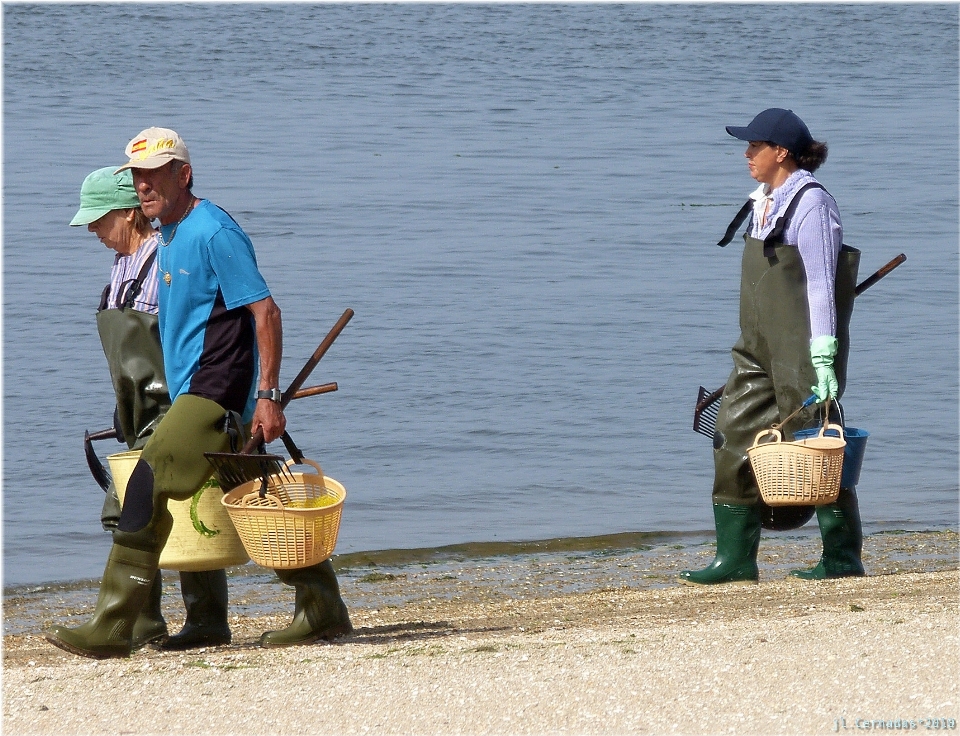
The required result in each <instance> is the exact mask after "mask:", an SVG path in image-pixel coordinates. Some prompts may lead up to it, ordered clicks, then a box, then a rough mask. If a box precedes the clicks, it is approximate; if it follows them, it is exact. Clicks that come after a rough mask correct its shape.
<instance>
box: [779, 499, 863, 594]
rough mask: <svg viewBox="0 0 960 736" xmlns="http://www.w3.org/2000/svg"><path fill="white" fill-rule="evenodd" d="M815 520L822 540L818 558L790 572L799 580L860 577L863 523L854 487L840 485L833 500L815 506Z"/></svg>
mask: <svg viewBox="0 0 960 736" xmlns="http://www.w3.org/2000/svg"><path fill="white" fill-rule="evenodd" d="M817 521H818V522H819V524H820V536H821V538H822V539H823V554H822V555H821V556H820V561H819V562H818V563H817V564H816V565H815V566H814V567H811V568H808V569H806V570H791V571H790V574H791V575H792V576H793V577H795V578H800V579H801V580H825V579H827V578H850V577H862V576H863V575H864V569H863V562H861V560H860V553H861V551H862V549H863V526H862V525H861V522H860V506H859V504H858V503H857V492H856V489H854V488H841V489H840V495H839V496H837V500H836V501H834V502H833V503H828V504H826V505H825V506H818V507H817Z"/></svg>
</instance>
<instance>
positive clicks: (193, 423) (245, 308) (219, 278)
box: [47, 128, 352, 659]
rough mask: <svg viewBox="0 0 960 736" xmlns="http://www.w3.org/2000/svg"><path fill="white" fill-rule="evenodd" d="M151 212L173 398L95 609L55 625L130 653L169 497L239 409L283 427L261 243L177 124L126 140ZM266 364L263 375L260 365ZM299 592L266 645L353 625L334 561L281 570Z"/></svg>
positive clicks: (78, 642)
mask: <svg viewBox="0 0 960 736" xmlns="http://www.w3.org/2000/svg"><path fill="white" fill-rule="evenodd" d="M126 154H127V157H128V159H129V161H128V162H127V163H126V164H125V165H124V166H122V167H121V169H126V168H130V169H133V178H134V185H135V187H136V190H137V195H138V197H139V198H140V204H141V208H142V209H143V212H144V214H146V215H147V217H149V218H151V219H157V220H159V221H160V244H159V248H158V257H157V264H158V270H159V276H160V285H159V289H160V341H161V345H162V347H163V359H164V365H165V367H166V374H167V384H168V386H169V389H170V397H171V399H172V400H173V404H172V406H171V407H170V410H169V411H168V412H167V414H166V416H165V417H164V419H163V421H161V422H160V424H159V425H158V427H157V429H156V431H155V432H154V434H153V436H152V437H151V439H150V440H149V441H148V442H147V444H146V445H145V446H144V448H143V453H142V454H141V457H140V461H139V462H138V464H137V466H136V467H135V468H134V471H133V473H132V475H131V476H130V480H129V482H128V484H127V491H126V495H125V498H124V505H123V512H122V514H121V516H120V522H119V524H118V526H117V530H116V531H115V532H114V536H113V548H112V550H111V552H110V557H109V558H108V560H107V566H106V569H105V570H104V574H103V580H102V582H101V585H100V594H99V597H98V599H97V608H96V611H95V612H94V615H93V618H92V619H91V620H90V621H88V622H87V623H85V624H83V625H81V626H79V627H76V628H72V629H71V628H66V627H62V626H56V627H53V628H52V629H51V630H49V631H48V632H47V639H48V640H49V641H50V642H51V643H52V644H54V645H56V646H58V647H60V648H61V649H66V650H67V651H70V652H73V653H75V654H79V655H82V656H86V657H93V658H96V659H102V658H107V657H126V656H129V654H130V651H131V632H132V626H133V622H134V621H135V620H136V618H137V614H138V613H139V611H140V608H141V607H142V605H143V603H144V601H145V600H146V596H147V594H148V593H149V589H150V583H151V582H152V580H153V576H154V574H155V573H156V571H157V565H158V562H159V558H160V551H161V550H162V549H163V545H164V543H165V542H166V540H167V536H168V535H169V534H170V528H171V526H172V523H173V519H172V516H171V515H170V512H169V511H168V510H167V501H168V500H169V499H173V500H184V499H187V498H190V497H191V496H192V495H193V494H194V493H195V492H196V491H197V489H199V488H200V487H201V486H202V485H203V484H204V483H205V482H206V481H207V480H208V479H209V477H210V476H211V474H212V468H211V466H210V464H209V463H208V462H207V460H206V458H205V457H204V453H207V452H227V451H229V449H230V447H229V436H228V435H227V434H226V433H225V432H224V429H223V428H224V418H225V416H226V415H228V414H229V413H234V414H237V415H240V416H241V417H242V419H243V422H244V423H245V424H246V423H248V422H249V423H250V424H251V427H252V430H251V431H253V432H256V431H257V429H262V430H263V435H264V440H265V441H266V442H271V441H273V440H275V439H277V438H278V437H279V436H280V435H281V434H283V431H284V428H285V426H286V419H285V418H284V416H283V412H282V410H281V408H280V389H279V378H280V357H281V352H282V327H281V319H280V309H279V307H277V305H276V303H275V302H274V300H273V297H271V296H270V291H269V289H268V288H267V285H266V283H265V282H264V280H263V277H262V276H261V275H260V271H259V269H258V268H257V261H256V256H255V254H254V251H253V245H252V243H251V242H250V239H249V238H248V237H247V235H246V233H244V232H243V230H242V229H241V228H240V226H239V225H238V224H237V223H236V222H235V221H234V220H233V218H232V217H230V215H228V214H227V213H226V212H224V211H223V210H221V209H220V208H219V207H217V206H216V205H214V204H213V203H212V202H209V201H208V200H204V199H198V198H197V197H196V196H194V194H193V191H192V188H193V169H192V167H191V165H190V156H189V153H188V152H187V147H186V145H185V144H184V142H183V140H182V139H181V138H180V136H179V135H177V134H176V133H175V132H174V131H172V130H168V129H165V128H148V129H147V130H144V131H143V132H142V133H140V135H138V136H137V137H136V138H134V139H133V140H132V141H130V143H129V144H128V145H127V149H126ZM258 363H259V384H258V382H257V367H258ZM276 572H277V575H278V576H279V577H280V579H281V580H282V581H283V582H285V583H287V584H288V585H292V586H294V587H295V589H296V599H295V610H294V619H293V623H292V624H291V625H290V626H289V627H287V628H286V629H283V630H281V631H272V632H267V633H265V634H264V635H263V636H262V637H261V639H260V644H261V646H267V647H279V646H290V645H293V644H306V643H310V642H314V641H318V640H321V639H332V638H335V637H337V636H342V635H344V634H347V633H349V632H350V631H352V627H351V625H350V619H349V616H348V614H347V608H346V605H345V604H344V603H343V600H342V598H341V597H340V592H339V587H338V585H337V580H336V576H335V575H334V572H333V565H332V564H331V563H330V561H329V560H327V561H326V562H322V563H320V564H318V565H313V566H311V567H306V568H299V569H294V570H277V571H276Z"/></svg>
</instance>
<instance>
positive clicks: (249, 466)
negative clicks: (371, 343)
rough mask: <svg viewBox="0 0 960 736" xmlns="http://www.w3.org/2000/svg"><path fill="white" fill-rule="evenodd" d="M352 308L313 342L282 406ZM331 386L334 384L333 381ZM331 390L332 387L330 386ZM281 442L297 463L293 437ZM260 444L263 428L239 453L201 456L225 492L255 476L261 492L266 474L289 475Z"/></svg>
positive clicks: (277, 457) (278, 458) (282, 463)
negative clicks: (315, 342) (308, 356)
mask: <svg viewBox="0 0 960 736" xmlns="http://www.w3.org/2000/svg"><path fill="white" fill-rule="evenodd" d="M353 314H354V312H353V310H352V309H347V310H346V311H344V313H343V314H342V315H341V316H340V319H338V320H337V323H336V324H335V325H334V326H333V327H332V328H331V330H330V332H328V333H327V336H326V337H324V338H323V340H322V341H321V342H320V344H319V345H318V346H317V349H316V350H314V351H313V355H311V356H310V359H309V360H308V361H307V362H306V364H305V365H304V366H303V368H301V369H300V372H299V373H298V374H297V377H296V378H294V379H293V381H292V382H291V383H290V386H289V388H287V390H286V391H285V392H284V393H283V394H282V397H281V399H280V408H281V409H285V408H286V406H287V404H289V403H290V400H291V399H292V398H293V397H294V395H295V394H297V393H298V391H299V390H300V387H301V386H303V384H304V382H305V381H306V380H307V378H308V377H309V376H310V374H311V373H312V372H313V369H314V368H316V367H317V363H319V362H320V359H321V358H322V357H323V356H324V354H325V353H326V352H327V350H329V349H330V346H331V345H332V344H333V341H334V340H336V339H337V337H338V336H339V335H340V333H341V332H343V328H344V327H346V326H347V323H348V322H349V321H350V319H351V318H352V317H353ZM333 385H334V386H335V385H336V384H333ZM333 390H336V388H334V389H333ZM308 391H310V389H305V390H304V394H306V395H312V393H309V394H308V393H307V392H308ZM314 393H325V391H319V390H318V391H315V392H314ZM281 439H282V440H283V444H284V446H285V447H286V448H287V452H289V453H290V456H291V457H292V458H293V460H294V462H296V463H299V462H301V461H302V460H303V453H301V452H300V450H299V448H297V446H296V445H295V444H294V443H293V440H292V439H291V438H290V435H289V434H287V433H286V432H284V433H283V435H282V436H281ZM262 447H263V428H259V429H257V431H256V433H254V435H253V437H251V438H250V439H249V440H247V443H246V444H245V445H244V446H243V449H242V450H240V452H239V453H236V452H205V453H204V454H203V456H204V457H205V458H207V461H208V462H209V463H210V464H211V465H212V466H213V468H214V470H215V471H216V473H217V476H218V477H219V479H220V487H221V489H222V490H223V491H224V492H226V491H230V490H233V489H234V488H236V487H237V486H239V485H241V484H242V483H247V482H249V481H251V480H256V479H257V478H262V479H263V486H262V488H261V489H260V493H261V495H262V494H263V493H264V491H265V490H266V487H267V477H268V476H271V475H278V476H280V477H281V478H284V479H292V476H291V475H290V471H289V470H288V469H287V465H286V462H285V461H284V459H283V457H282V456H280V455H269V454H265V453H263V452H255V451H256V450H257V449H258V448H261V449H262Z"/></svg>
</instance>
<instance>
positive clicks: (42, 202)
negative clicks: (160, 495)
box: [3, 4, 958, 585]
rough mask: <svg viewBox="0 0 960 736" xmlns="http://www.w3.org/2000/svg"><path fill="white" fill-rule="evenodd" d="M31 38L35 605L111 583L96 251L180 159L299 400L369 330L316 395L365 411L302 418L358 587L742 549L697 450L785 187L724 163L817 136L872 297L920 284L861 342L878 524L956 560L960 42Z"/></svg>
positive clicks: (562, 16) (458, 35)
mask: <svg viewBox="0 0 960 736" xmlns="http://www.w3.org/2000/svg"><path fill="white" fill-rule="evenodd" d="M3 31H4V34H3V37H4V83H3V94H4V116H3V123H4V127H3V135H4V139H3V141H4V162H3V175H4V176H3V237H4V241H3V245H4V247H3V274H4V279H3V297H4V299H3V301H4V312H3V318H4V321H3V361H4V374H3V377H4V382H3V394H4V405H3V409H4V412H3V430H4V434H3V446H4V453H3V461H4V462H3V551H4V582H5V584H7V585H12V584H21V583H37V582H45V581H55V580H71V579H80V578H89V577H95V576H97V575H99V574H100V572H101V571H102V569H103V563H104V560H105V557H106V550H107V548H108V546H109V537H108V535H106V534H104V533H103V532H102V531H101V530H100V527H99V510H100V504H101V501H102V492H101V491H100V490H99V488H98V487H97V486H96V485H95V483H94V482H93V480H92V479H91V477H90V476H89V473H88V472H87V469H86V466H85V463H84V459H83V453H82V436H83V431H84V429H90V430H96V429H102V428H104V427H106V426H108V425H109V424H110V418H111V412H112V392H111V389H110V384H109V380H108V376H107V372H106V365H105V361H104V359H103V355H102V353H101V350H100V347H99V342H98V339H97V336H96V330H95V325H94V310H95V307H96V302H97V297H98V295H99V293H100V289H101V288H102V285H103V283H104V281H105V279H106V276H107V273H108V271H109V267H110V262H111V260H110V253H109V252H107V251H105V250H104V249H103V248H102V246H100V245H99V243H98V242H97V241H96V239H95V238H94V237H93V236H92V235H90V234H89V233H87V232H86V231H85V230H84V229H82V228H69V227H67V223H68V222H69V220H70V218H71V217H72V215H73V213H74V211H75V209H76V206H77V201H78V191H79V187H80V183H81V181H82V180H83V178H84V176H85V175H86V174H87V173H88V172H90V171H91V170H93V169H95V168H98V167H101V166H106V165H110V164H119V163H121V162H122V161H123V160H124V159H123V155H122V153H123V148H124V145H125V144H126V142H127V141H128V140H129V139H130V138H131V137H132V136H133V135H135V134H136V133H137V132H138V131H139V130H141V129H142V128H145V127H148V126H151V125H160V126H165V127H172V128H174V129H176V130H177V131H179V132H180V133H181V135H183V137H184V138H185V140H186V141H187V143H188V145H189V147H190V151H191V155H192V157H193V160H194V168H195V172H196V189H195V191H196V192H197V193H198V194H199V195H201V196H205V197H209V198H210V199H212V200H213V201H214V202H216V203H218V204H220V205H221V206H223V207H224V208H225V209H227V210H228V211H229V212H231V213H232V214H233V216H234V217H235V218H236V219H237V220H238V221H239V222H240V223H241V224H242V225H243V226H244V227H245V228H246V230H247V231H248V233H249V234H250V235H251V237H252V238H253V241H254V243H255V245H256V247H257V252H258V256H259V259H260V264H261V267H262V270H263V272H264V273H265V275H266V277H267V280H268V282H269V284H270V286H271V288H272V290H273V292H274V295H275V298H276V299H277V301H278V302H279V304H280V305H281V307H282V309H283V314H284V328H285V349H284V355H285V362H284V370H283V382H284V384H286V383H287V382H289V381H290V380H291V379H292V378H293V376H294V375H295V374H296V372H297V371H298V370H299V368H300V366H301V365H302V363H303V361H305V360H306V359H307V357H309V355H310V353H311V352H312V350H313V348H314V347H315V346H316V344H317V343H318V342H319V341H320V339H321V337H322V336H323V335H324V334H325V333H326V331H327V330H328V329H329V328H330V327H331V326H332V324H333V323H334V321H335V320H336V319H337V317H338V316H339V315H340V313H341V312H342V311H343V310H344V309H345V308H347V307H350V308H353V309H354V310H355V311H356V317H355V318H354V320H353V321H352V322H351V323H350V325H349V326H348V327H347V329H346V331H345V332H344V333H343V335H342V336H341V337H340V338H339V340H338V341H337V342H336V343H335V345H334V347H333V348H332V349H331V351H330V352H329V353H328V355H327V357H325V358H324V360H323V362H322V363H321V364H320V366H319V368H318V369H317V371H316V373H315V374H314V376H313V381H314V382H316V383H321V382H325V381H337V382H338V383H339V386H340V390H339V392H337V393H335V394H329V395H326V396H321V397H316V398H312V399H307V400H304V401H300V402H297V403H295V404H293V405H292V406H291V407H290V409H289V410H288V418H289V429H290V432H291V434H292V435H293V437H294V438H295V439H296V440H297V441H298V443H299V444H300V445H301V447H302V448H304V450H305V451H306V454H307V455H308V457H311V458H314V459H316V460H318V461H320V462H321V463H322V465H323V466H324V469H325V471H326V473H327V474H328V475H332V476H333V477H335V478H337V479H338V480H340V481H341V482H342V483H344V485H345V486H346V487H347V489H348V493H349V497H348V501H347V510H346V513H345V515H344V521H343V526H342V529H341V536H340V543H339V545H338V551H340V552H353V551H359V550H373V549H390V548H405V547H427V546H435V545H443V544H452V543H458V542H467V541H511V540H533V539H542V538H550V537H565V536H586V535H599V534H610V533H618V532H629V531H657V530H676V531H696V530H706V529H710V528H711V525H712V516H711V511H710V498H709V494H710V487H711V478H712V460H711V449H710V443H709V441H708V440H707V439H706V438H704V437H702V436H700V435H697V434H694V433H693V432H692V431H691V429H690V425H691V422H692V410H693V405H694V402H695V399H696V395H697V387H698V385H700V384H704V385H705V386H707V387H708V388H711V389H712V388H715V387H717V386H719V385H721V384H722V383H723V382H724V380H725V378H726V375H727V373H728V372H729V368H730V359H729V353H728V351H729V348H730V346H731V345H732V344H733V342H734V341H735V340H736V337H737V332H738V330H737V289H738V269H739V247H737V246H736V245H734V246H731V247H728V248H727V249H725V250H721V249H719V248H717V247H716V246H715V245H714V243H715V242H716V240H717V239H718V237H719V235H720V234H721V233H722V232H723V230H724V228H725V226H726V224H727V222H728V221H729V219H730V218H731V217H732V215H733V214H734V212H735V211H736V209H737V208H738V207H739V205H740V204H741V203H742V202H743V200H744V199H745V197H746V194H747V192H749V191H750V190H751V189H752V188H753V185H754V182H753V181H752V180H751V179H750V178H749V176H748V175H747V172H746V167H745V163H744V159H743V157H742V151H743V145H742V144H741V143H740V142H738V141H735V140H734V139H732V138H730V137H729V136H727V135H726V133H725V132H724V129H723V126H724V125H726V124H745V123H746V122H747V121H749V119H750V118H751V117H752V116H753V115H754V114H755V113H756V112H758V111H759V110H761V109H763V108H765V107H770V106H786V107H791V108H792V109H794V110H796V111H797V112H798V113H799V114H800V115H801V117H803V118H804V119H805V120H806V121H807V123H808V124H809V125H810V127H811V129H812V131H813V133H814V135H815V136H816V137H817V138H819V139H822V140H826V141H828V142H829V144H830V147H831V149H830V150H831V153H830V160H829V161H828V162H827V164H826V165H825V167H824V168H823V169H822V171H821V172H820V178H821V180H822V181H823V183H824V184H825V186H826V187H827V188H828V189H829V190H830V191H831V192H832V193H833V194H834V195H835V196H836V198H837V200H838V202H839V203H840V207H841V211H842V213H843V220H844V225H845V231H846V240H847V242H848V243H850V244H851V245H854V246H857V247H859V248H861V249H862V250H863V266H862V274H861V276H862V277H863V276H866V275H867V274H868V273H870V272H872V271H874V270H875V269H877V268H879V267H880V266H881V265H882V264H884V263H885V262H886V261H888V260H889V259H890V258H892V257H893V256H895V255H896V254H898V253H900V252H905V253H906V254H907V256H908V260H907V262H906V264H905V265H904V266H902V267H901V268H900V269H899V270H897V271H896V272H894V274H892V275H891V276H889V277H888V278H887V279H885V280H884V281H881V282H880V283H879V284H878V285H877V286H875V287H874V288H873V289H871V290H870V291H868V292H866V293H865V294H864V295H863V296H862V297H860V298H859V299H858V302H857V307H856V310H855V314H854V324H853V332H854V341H855V342H854V345H853V351H852V357H851V380H850V385H849V387H848V392H847V397H846V401H845V407H846V410H847V413H848V420H849V423H850V424H852V425H854V426H858V427H862V428H865V429H867V430H869V431H870V432H871V437H870V440H869V443H868V448H867V459H866V462H865V466H864V468H863V473H862V477H861V485H860V489H859V490H860V496H861V505H862V508H863V515H864V518H865V521H866V522H867V525H868V527H871V526H873V527H877V526H880V527H884V526H886V527H892V528H939V527H955V526H956V525H957V511H958V506H957V504H958V464H957V456H958V431H957V430H958V330H957V322H958V310H957V306H958V299H957V291H958V288H957V287H958V264H957V261H958V201H957V192H958V179H957V159H958V143H957V140H958V129H957V128H958V126H957V119H958V104H957V68H958V53H957V38H958V9H957V7H956V6H955V5H939V6H937V5H912V4H910V5H854V6H841V5H826V6H820V5H806V4H801V5H789V6H787V5H761V6H745V5H716V4H711V5H703V6H701V5H676V6H669V5H647V4H640V5H626V6H615V5H579V4H573V5H570V4H567V5H424V4H409V5H403V4H401V5H382V6H381V5H308V4H296V5H265V6H258V5H250V4H240V5H206V4H197V5H166V4H160V5H114V4H111V5H96V6H95V5H49V4H43V5H36V6H31V5H5V6H4V7H3ZM98 449H100V451H101V455H103V456H105V455H106V454H107V453H109V452H115V451H118V450H119V449H120V446H119V445H117V444H116V443H114V442H112V441H110V442H105V443H99V447H98ZM278 449H279V444H278Z"/></svg>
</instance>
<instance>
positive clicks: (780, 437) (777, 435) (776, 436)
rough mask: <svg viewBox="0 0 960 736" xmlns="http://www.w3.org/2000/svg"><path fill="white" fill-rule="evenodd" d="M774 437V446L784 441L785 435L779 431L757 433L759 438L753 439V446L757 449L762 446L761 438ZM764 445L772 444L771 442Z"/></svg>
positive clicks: (769, 430)
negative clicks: (765, 436)
mask: <svg viewBox="0 0 960 736" xmlns="http://www.w3.org/2000/svg"><path fill="white" fill-rule="evenodd" d="M768 434H769V435H772V436H773V437H774V440H773V444H776V443H777V442H781V441H782V440H783V435H782V434H780V430H779V429H765V430H763V431H762V432H757V436H756V437H754V438H753V446H754V447H756V446H757V445H759V444H760V438H761V437H763V436H764V435H768ZM764 444H770V443H769V442H767V443H764Z"/></svg>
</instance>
